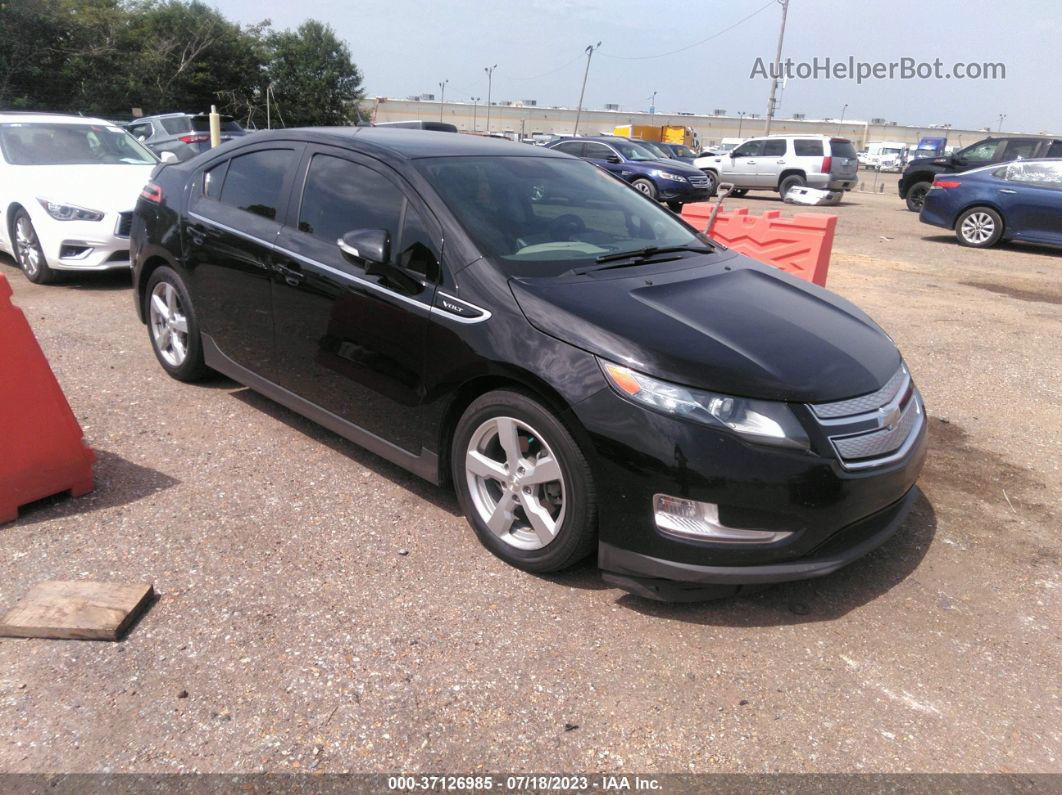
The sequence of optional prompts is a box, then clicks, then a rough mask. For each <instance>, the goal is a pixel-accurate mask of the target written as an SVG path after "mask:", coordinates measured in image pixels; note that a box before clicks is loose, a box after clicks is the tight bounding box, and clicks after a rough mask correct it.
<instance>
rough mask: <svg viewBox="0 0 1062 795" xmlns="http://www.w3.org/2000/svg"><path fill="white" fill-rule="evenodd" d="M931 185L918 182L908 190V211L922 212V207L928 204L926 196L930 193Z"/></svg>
mask: <svg viewBox="0 0 1062 795" xmlns="http://www.w3.org/2000/svg"><path fill="white" fill-rule="evenodd" d="M929 186H930V183H928V182H916V183H915V184H914V185H912V186H911V187H910V188H908V189H907V209H908V210H910V211H911V212H913V213H920V212H922V205H923V204H925V203H926V194H927V193H929Z"/></svg>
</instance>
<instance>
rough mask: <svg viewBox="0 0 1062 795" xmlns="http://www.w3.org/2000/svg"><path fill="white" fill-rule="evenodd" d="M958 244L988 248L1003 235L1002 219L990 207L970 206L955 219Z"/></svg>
mask: <svg viewBox="0 0 1062 795" xmlns="http://www.w3.org/2000/svg"><path fill="white" fill-rule="evenodd" d="M955 237H956V238H957V239H958V241H959V244H960V245H963V246H970V247H972V248H989V247H990V246H994V245H995V244H996V243H998V242H999V239H1000V238H1001V237H1003V219H1002V218H1001V217H1000V215H999V213H997V212H996V211H995V210H993V209H992V208H990V207H971V208H970V209H969V210H966V211H965V212H964V213H962V214H961V215H960V216H959V217H958V219H957V220H956V221H955Z"/></svg>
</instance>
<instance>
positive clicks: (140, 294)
mask: <svg viewBox="0 0 1062 795" xmlns="http://www.w3.org/2000/svg"><path fill="white" fill-rule="evenodd" d="M163 266H167V267H170V268H173V269H174V270H177V268H176V267H175V266H174V264H173V263H172V262H170V261H169V260H168V259H166V258H165V257H164V256H162V255H161V254H152V255H150V256H149V257H148V258H147V259H145V260H144V264H143V265H141V266H140V270H139V272H138V275H137V280H136V308H137V315H138V316H139V317H140V322H141V323H144V324H146V323H147V286H148V282H150V281H151V275H152V274H153V273H154V272H155V271H157V270H158V269H159V268H161V267H163ZM186 286H187V285H186Z"/></svg>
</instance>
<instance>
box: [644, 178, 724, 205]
mask: <svg viewBox="0 0 1062 795" xmlns="http://www.w3.org/2000/svg"><path fill="white" fill-rule="evenodd" d="M657 186H658V187H657V196H658V197H659V199H660V201H676V202H682V203H683V204H692V203H693V202H703V201H708V199H709V198H710V196H711V194H709V192H708V189H707V188H694V187H692V186H689V185H687V186H681V185H680V186H678V188H677V189H676V188H675V187H674V186H675V183H673V182H667V181H665V180H658V181H657Z"/></svg>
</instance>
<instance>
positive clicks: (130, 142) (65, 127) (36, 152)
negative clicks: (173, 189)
mask: <svg viewBox="0 0 1062 795" xmlns="http://www.w3.org/2000/svg"><path fill="white" fill-rule="evenodd" d="M0 147H2V149H3V153H4V159H5V160H7V162H8V163H11V164H12V165H16V166H59V165H64V166H65V165H119V164H127V165H135V166H143V165H152V164H154V163H157V162H158V158H156V157H155V156H154V155H153V154H151V152H150V151H149V150H148V149H146V148H145V147H144V146H143V145H141V144H140V142H139V141H137V140H136V139H135V138H133V137H132V136H131V135H129V133H127V132H126V131H125V130H123V129H121V128H119V127H112V126H110V125H103V124H61V123H59V124H57V123H50V122H49V123H46V122H10V123H6V124H0Z"/></svg>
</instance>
